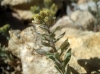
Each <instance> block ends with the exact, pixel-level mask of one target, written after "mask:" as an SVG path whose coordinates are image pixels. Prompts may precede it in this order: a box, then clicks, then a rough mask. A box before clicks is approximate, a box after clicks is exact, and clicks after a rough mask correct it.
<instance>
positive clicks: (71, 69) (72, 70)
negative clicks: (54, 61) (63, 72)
mask: <svg viewBox="0 0 100 74" xmlns="http://www.w3.org/2000/svg"><path fill="white" fill-rule="evenodd" d="M69 69H70V71H71V73H72V74H79V73H78V72H77V71H76V70H75V69H74V68H73V67H71V66H69Z"/></svg>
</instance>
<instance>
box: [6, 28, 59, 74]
mask: <svg viewBox="0 0 100 74" xmlns="http://www.w3.org/2000/svg"><path fill="white" fill-rule="evenodd" d="M38 31H40V29H38ZM42 32H43V31H42ZM10 36H11V39H10V40H9V47H8V48H9V50H10V51H12V53H13V54H14V55H16V56H17V57H19V58H20V59H21V62H22V68H23V74H28V73H29V74H59V73H58V71H57V70H56V69H55V68H54V66H53V65H54V64H53V62H52V61H51V60H50V59H48V58H47V57H46V56H43V55H39V54H37V53H36V51H35V49H36V50H37V49H41V50H45V51H49V49H51V48H48V47H44V46H43V45H42V44H41V39H40V37H39V35H38V34H37V33H36V32H35V28H33V27H29V28H27V29H25V30H23V31H22V32H21V33H20V32H19V31H10ZM40 59H41V60H40Z"/></svg>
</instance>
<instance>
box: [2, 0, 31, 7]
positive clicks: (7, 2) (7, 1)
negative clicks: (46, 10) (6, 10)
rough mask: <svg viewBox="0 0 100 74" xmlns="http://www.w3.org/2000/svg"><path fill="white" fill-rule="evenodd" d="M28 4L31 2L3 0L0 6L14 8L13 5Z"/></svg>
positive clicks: (28, 0) (27, 0)
mask: <svg viewBox="0 0 100 74" xmlns="http://www.w3.org/2000/svg"><path fill="white" fill-rule="evenodd" d="M28 2H31V0H3V1H1V5H6V4H10V5H13V6H14V5H18V4H24V3H28Z"/></svg>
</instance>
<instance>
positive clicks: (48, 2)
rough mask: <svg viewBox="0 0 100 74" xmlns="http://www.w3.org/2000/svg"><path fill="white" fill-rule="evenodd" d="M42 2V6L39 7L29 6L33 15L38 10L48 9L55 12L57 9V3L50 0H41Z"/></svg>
mask: <svg viewBox="0 0 100 74" xmlns="http://www.w3.org/2000/svg"><path fill="white" fill-rule="evenodd" d="M43 2H44V7H43V8H41V7H39V6H36V5H34V6H31V8H30V10H31V11H32V12H33V15H36V14H38V13H39V12H40V10H43V11H45V10H50V11H51V12H52V13H56V11H57V5H56V4H55V3H52V1H51V0H43Z"/></svg>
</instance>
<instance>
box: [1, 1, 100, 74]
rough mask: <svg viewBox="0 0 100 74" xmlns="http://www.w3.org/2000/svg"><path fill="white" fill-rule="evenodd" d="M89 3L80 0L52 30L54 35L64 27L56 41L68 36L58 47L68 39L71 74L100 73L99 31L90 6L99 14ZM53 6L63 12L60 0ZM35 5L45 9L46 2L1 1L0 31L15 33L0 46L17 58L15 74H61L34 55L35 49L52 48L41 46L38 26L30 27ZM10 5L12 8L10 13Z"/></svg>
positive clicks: (58, 20)
mask: <svg viewBox="0 0 100 74" xmlns="http://www.w3.org/2000/svg"><path fill="white" fill-rule="evenodd" d="M89 1H90V3H89V2H87V1H86V0H78V2H77V3H76V5H74V6H75V7H74V9H73V10H71V8H70V9H69V8H67V9H68V10H67V13H69V14H67V15H64V16H62V17H60V18H58V19H57V21H56V22H55V24H54V25H53V26H52V27H51V28H50V30H51V31H53V30H54V29H55V28H56V27H57V26H61V28H60V30H58V31H57V32H56V33H55V34H56V37H58V36H59V35H60V34H62V33H63V32H65V35H64V37H62V38H61V39H60V40H59V41H58V42H56V43H55V45H56V48H58V47H59V46H60V45H61V44H62V43H63V42H64V41H65V40H66V39H67V38H68V42H69V43H70V48H71V49H72V51H71V55H72V56H71V60H70V61H69V66H70V70H71V73H72V74H99V73H100V72H99V70H100V51H99V49H100V32H99V31H100V27H99V25H98V26H95V21H96V20H97V19H96V17H95V16H93V15H92V14H91V13H90V12H89V10H88V6H90V7H92V11H93V12H97V9H96V8H95V6H96V5H95V4H94V2H91V1H92V0H89ZM53 2H54V3H56V4H57V5H58V9H59V8H61V4H60V3H61V2H60V0H54V1H53ZM34 4H36V5H40V6H41V7H42V6H43V1H42V0H38V1H37V0H17V1H16V0H2V1H1V7H0V27H1V26H3V25H4V24H10V26H11V28H12V30H10V31H9V35H10V39H9V41H7V40H6V39H5V38H4V37H3V36H2V35H1V36H0V43H1V44H2V45H6V47H7V49H6V50H9V51H10V52H12V54H13V55H14V56H16V57H17V61H20V62H17V65H16V66H15V64H14V65H13V66H14V68H15V70H16V71H18V72H16V73H15V74H19V73H22V74H59V72H58V71H57V70H56V69H55V68H54V63H53V62H52V60H50V59H48V58H47V57H46V56H44V55H40V54H37V53H36V52H35V49H43V50H46V49H50V48H49V47H45V46H43V45H42V44H41V38H40V36H39V35H38V34H37V33H36V31H35V29H37V30H38V31H39V32H41V33H42V32H43V31H41V30H40V28H39V27H38V25H36V24H32V23H31V19H32V16H33V13H32V12H31V11H30V7H31V6H32V5H34ZM6 5H8V6H7V7H8V8H6ZM9 5H10V6H11V8H10V9H9V7H10V6H9ZM77 6H78V8H77ZM30 23H31V25H32V26H31V25H30ZM34 27H35V28H34ZM7 42H8V43H7ZM20 64H21V65H20ZM0 65H1V64H0ZM19 65H20V66H19ZM0 67H1V66H0ZM19 67H20V68H22V72H20V71H21V69H20V68H19ZM0 69H2V68H0ZM19 69H20V70H19ZM13 73H14V72H13ZM13 73H12V74H13ZM6 74H7V73H6Z"/></svg>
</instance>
